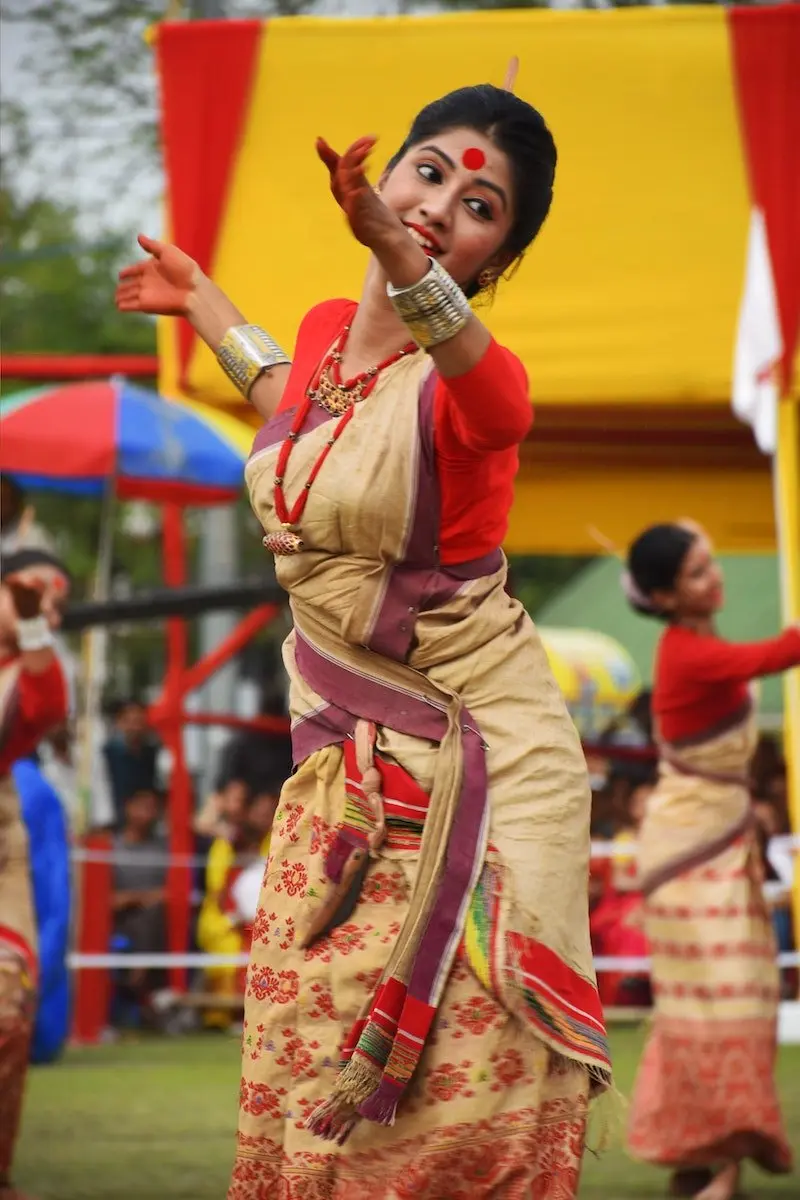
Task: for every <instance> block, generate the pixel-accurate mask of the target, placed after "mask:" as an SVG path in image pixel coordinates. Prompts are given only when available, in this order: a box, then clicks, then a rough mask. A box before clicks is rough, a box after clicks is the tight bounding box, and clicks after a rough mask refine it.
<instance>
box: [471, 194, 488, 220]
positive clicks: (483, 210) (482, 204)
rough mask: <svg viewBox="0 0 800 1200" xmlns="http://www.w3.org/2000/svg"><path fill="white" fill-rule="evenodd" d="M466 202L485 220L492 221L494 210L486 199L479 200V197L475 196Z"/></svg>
mask: <svg viewBox="0 0 800 1200" xmlns="http://www.w3.org/2000/svg"><path fill="white" fill-rule="evenodd" d="M466 204H467V208H469V209H471V211H472V212H474V213H475V214H476V216H479V217H483V219H484V221H491V219H492V210H491V207H490V206H489V205H488V204H487V203H486V201H485V200H479V199H478V198H477V197H475V196H473V197H472V198H471V199H469V200H467V202H466Z"/></svg>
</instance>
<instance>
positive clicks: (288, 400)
mask: <svg viewBox="0 0 800 1200" xmlns="http://www.w3.org/2000/svg"><path fill="white" fill-rule="evenodd" d="M355 307H356V305H355V301H353V300H323V302H322V304H316V305H315V306H314V307H313V308H310V309H309V310H308V312H307V313H306V315H305V316H304V317H303V319H302V321H301V322H300V328H299V329H298V331H297V338H296V340H295V345H294V358H293V359H292V369H291V371H290V373H289V378H288V380H287V383H286V387H285V388H284V389H283V395H282V396H281V402H280V404H279V405H278V407H277V409H276V411H277V412H283V410H284V409H286V408H291V407H292V405H293V404H297V403H298V401H299V400H300V399H301V398H302V396H303V393H304V392H305V390H306V388H307V387H308V385H309V383H310V382H311V377H312V375H313V374H314V372H315V371H316V369H317V367H318V366H319V363H320V359H321V358H322V356H323V354H324V353H325V351H326V350H327V349H328V348H329V347H330V346H331V345H332V343H333V341H334V339H335V337H336V335H337V333H339V332H340V330H341V329H342V327H343V326H344V323H345V321H346V320H347V317H348V316H349V315H350V314H351V313H352V311H353V309H355Z"/></svg>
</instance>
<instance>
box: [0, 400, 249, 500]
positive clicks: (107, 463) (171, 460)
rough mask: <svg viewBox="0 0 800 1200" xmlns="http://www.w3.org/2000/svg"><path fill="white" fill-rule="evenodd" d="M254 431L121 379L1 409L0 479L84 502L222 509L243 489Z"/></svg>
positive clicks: (0, 406) (224, 416) (2, 403)
mask: <svg viewBox="0 0 800 1200" xmlns="http://www.w3.org/2000/svg"><path fill="white" fill-rule="evenodd" d="M251 439H252V431H251V430H249V429H248V428H247V427H246V426H244V425H243V424H242V423H241V422H240V421H238V420H236V418H234V417H231V416H229V415H228V414H226V413H221V412H217V411H216V410H214V409H212V408H209V407H207V406H206V405H203V404H198V403H194V402H191V401H182V400H166V399H164V398H163V397H162V396H159V395H157V394H156V393H155V392H150V391H146V390H145V389H144V388H139V387H135V386H133V385H132V384H130V383H128V382H127V381H126V380H124V379H111V380H108V381H100V382H98V381H94V382H89V383H73V384H68V385H66V386H59V385H56V386H55V387H42V388H33V389H31V390H27V391H24V392H16V393H14V394H13V395H11V396H6V397H4V398H3V399H2V400H1V401H0V470H3V471H8V472H10V473H11V474H13V475H14V476H15V478H16V479H18V480H19V482H20V483H21V484H23V486H24V485H28V486H31V487H45V488H50V489H57V490H59V491H70V492H76V493H79V494H82V495H97V494H102V493H103V492H104V491H106V490H107V486H108V483H109V481H113V482H114V490H115V491H116V494H117V495H118V496H121V497H123V498H125V499H139V500H149V501H153V502H156V503H164V502H170V501H172V502H176V503H178V504H218V503H221V502H225V501H229V500H232V499H234V498H235V497H236V495H237V494H238V493H239V491H240V489H241V486H242V469H243V466H244V462H245V460H246V458H247V454H248V452H249V450H250V442H251Z"/></svg>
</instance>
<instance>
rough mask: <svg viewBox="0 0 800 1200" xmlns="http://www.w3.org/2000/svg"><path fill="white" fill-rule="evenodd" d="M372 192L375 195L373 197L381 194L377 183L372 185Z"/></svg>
mask: <svg viewBox="0 0 800 1200" xmlns="http://www.w3.org/2000/svg"><path fill="white" fill-rule="evenodd" d="M372 190H373V192H374V193H375V195H376V196H380V194H381V189H380V185H379V184H377V183H376V184H374V185H373V188H372Z"/></svg>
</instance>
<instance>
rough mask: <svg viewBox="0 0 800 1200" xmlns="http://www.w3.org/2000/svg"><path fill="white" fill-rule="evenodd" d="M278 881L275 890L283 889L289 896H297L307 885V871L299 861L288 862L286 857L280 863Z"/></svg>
mask: <svg viewBox="0 0 800 1200" xmlns="http://www.w3.org/2000/svg"><path fill="white" fill-rule="evenodd" d="M281 867H282V871H281V879H280V883H276V884H275V891H276V892H281V891H285V892H287V894H288V895H290V896H299V895H301V894H302V893H304V892H305V890H306V887H307V886H308V872H307V871H306V868H305V867H304V865H303V864H302V863H300V862H295V863H290V862H289V860H288V859H287V858H285V859H284V860H283V862H282V863H281Z"/></svg>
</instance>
